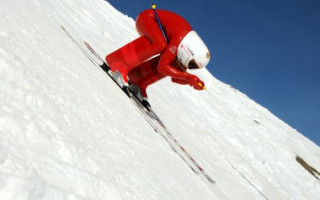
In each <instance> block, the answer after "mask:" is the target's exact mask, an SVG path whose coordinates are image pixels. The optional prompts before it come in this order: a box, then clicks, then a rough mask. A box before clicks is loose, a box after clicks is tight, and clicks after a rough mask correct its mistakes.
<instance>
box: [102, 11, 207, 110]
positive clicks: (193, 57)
mask: <svg viewBox="0 0 320 200" xmlns="http://www.w3.org/2000/svg"><path fill="white" fill-rule="evenodd" d="M136 29H137V31H138V33H139V34H140V37H139V38H137V39H135V40H134V41H132V42H130V43H128V44H127V45H125V46H123V47H121V48H120V49H118V50H116V51H114V52H112V53H111V54H109V55H107V56H106V61H107V63H108V65H109V66H110V68H111V71H112V72H115V74H118V78H120V79H121V81H122V85H124V86H129V84H128V83H130V90H131V91H133V92H134V93H135V94H136V96H138V98H139V99H140V101H141V102H142V103H143V104H144V105H147V106H150V105H149V103H148V102H147V92H146V88H147V87H148V86H149V85H151V84H153V83H155V82H157V81H159V80H160V79H162V78H164V77H166V76H170V77H171V80H172V82H174V83H178V84H184V85H186V84H189V85H190V86H192V87H193V88H194V89H196V90H203V89H204V88H205V84H204V82H203V81H202V80H200V78H198V77H197V76H195V75H193V74H189V73H187V69H200V68H203V67H205V66H206V65H207V64H208V62H209V60H210V53H209V50H208V48H207V47H206V45H205V44H204V42H203V41H202V40H201V39H200V37H199V36H198V35H197V33H196V32H195V31H194V30H193V29H192V27H191V26H190V24H189V23H188V22H187V21H186V20H185V19H183V18H182V17H181V16H179V15H177V14H175V13H173V12H170V11H165V10H155V6H154V5H153V9H149V10H145V11H143V12H142V13H140V14H139V15H138V17H137V19H136Z"/></svg>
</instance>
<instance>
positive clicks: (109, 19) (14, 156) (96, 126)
mask: <svg viewBox="0 0 320 200" xmlns="http://www.w3.org/2000/svg"><path fill="white" fill-rule="evenodd" d="M60 25H63V26H64V27H65V28H66V29H68V31H69V32H70V33H71V34H72V35H73V37H75V38H76V40H77V41H78V42H79V43H80V44H81V45H82V44H83V43H82V42H83V41H84V40H85V41H88V42H89V43H90V44H92V46H93V47H94V48H95V49H96V50H97V51H98V53H99V54H100V55H101V56H105V55H106V54H108V53H110V52H112V51H113V50H115V49H116V48H118V47H120V46H122V45H124V44H126V43H127V42H129V41H131V40H133V39H135V38H136V37H137V36H138V35H137V33H136V31H135V28H134V27H135V26H134V20H133V19H131V18H129V17H127V16H124V15H123V14H122V13H120V12H118V11H117V10H115V9H114V8H113V7H112V6H111V5H110V4H109V3H107V2H105V1H103V0H90V1H85V0H77V1H72V0H28V1H21V0H1V1H0V26H1V29H0V199H1V200H12V199H19V200H27V199H30V200H38V199H41V200H62V199H65V200H74V199H95V200H100V199H101V200H102V199H103V200H105V199H112V200H117V199H148V200H149V199H176V200H180V199H221V200H224V199H237V200H248V199H257V200H258V199H261V200H263V199H269V200H273V199H281V200H287V199H290V200H301V199H306V200H309V199H310V200H311V199H312V200H316V199H319V197H320V181H319V180H318V179H316V178H315V177H313V176H312V175H311V174H310V173H308V172H307V171H306V170H305V169H304V168H303V167H302V166H301V165H300V164H299V163H298V162H297V161H296V159H295V158H296V156H297V155H299V156H300V157H302V158H303V159H304V160H305V161H306V162H307V163H308V164H310V165H311V166H313V167H314V168H316V169H318V170H320V148H319V147H318V146H317V145H315V144H314V143H313V142H311V141H310V140H308V139H307V138H305V137H304V136H302V135H301V134H300V133H298V132H297V131H296V130H294V129H293V128H291V127H290V126H288V125H287V124H286V123H284V122H283V121H281V120H280V119H278V118H277V117H276V116H274V115H273V114H272V113H270V112H269V111H268V110H267V109H265V108H263V107H261V106H260V105H259V104H257V103H256V102H254V101H252V100H251V99H250V98H248V97H247V96H246V95H244V94H243V93H241V92H240V91H238V90H236V89H234V88H232V87H231V86H229V85H226V84H224V83H222V82H220V81H219V80H217V79H216V78H214V77H213V76H212V75H211V74H210V73H209V72H208V71H206V70H201V71H198V72H196V73H197V74H198V75H199V76H200V77H201V78H202V79H204V80H205V82H206V85H207V90H206V91H203V92H199V91H194V90H192V89H191V88H190V87H187V86H180V85H176V84H172V83H171V82H170V81H169V79H164V80H163V81H161V82H159V83H157V84H154V85H152V86H151V87H150V88H149V90H148V92H149V100H150V102H151V104H152V106H153V109H154V110H155V111H156V112H157V113H158V114H159V116H160V117H161V119H162V120H163V121H164V123H165V124H166V126H167V128H168V129H169V130H170V132H171V133H172V134H173V135H174V137H175V138H177V140H178V141H179V142H180V143H181V144H182V145H183V146H184V147H185V148H186V150H187V151H188V152H189V153H190V154H191V155H192V156H193V157H194V158H195V160H196V161H197V162H198V163H199V164H200V165H201V166H202V167H203V168H204V170H206V172H207V173H208V174H210V176H212V177H213V178H214V179H215V180H216V184H215V185H212V186H210V185H208V184H207V183H205V181H203V180H202V179H200V178H199V177H198V176H197V175H195V174H194V173H193V172H192V171H191V170H190V168H189V167H188V166H187V165H186V164H185V163H184V162H183V161H182V160H181V158H180V157H178V156H177V154H175V153H174V152H173V150H172V149H171V148H170V146H169V145H168V144H167V142H166V141H165V140H164V139H163V138H162V137H161V136H160V135H159V134H158V133H156V132H154V130H153V129H152V128H151V127H150V126H149V124H148V123H146V121H145V120H144V119H143V117H142V116H141V115H140V114H139V112H138V111H137V109H135V107H134V105H133V104H132V103H131V102H130V100H129V99H128V98H126V96H125V95H124V94H123V93H122V92H121V91H120V90H119V89H118V88H117V86H115V85H114V84H113V83H112V81H111V80H110V79H109V78H108V77H107V76H106V75H105V74H104V73H103V72H102V71H101V70H100V69H99V68H97V67H95V66H94V65H93V64H92V63H91V62H90V61H89V59H88V58H87V57H86V56H85V55H84V54H83V52H81V51H80V49H79V47H78V46H77V45H76V44H75V43H74V42H72V41H71V39H70V38H68V36H67V35H66V34H65V32H64V31H63V30H62V29H61V28H60Z"/></svg>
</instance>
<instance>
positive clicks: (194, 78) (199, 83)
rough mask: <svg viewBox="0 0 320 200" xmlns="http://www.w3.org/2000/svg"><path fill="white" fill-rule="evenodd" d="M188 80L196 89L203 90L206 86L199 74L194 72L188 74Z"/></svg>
mask: <svg viewBox="0 0 320 200" xmlns="http://www.w3.org/2000/svg"><path fill="white" fill-rule="evenodd" d="M186 81H188V83H189V85H190V86H192V87H193V88H194V89H196V90H203V89H204V88H205V87H204V82H203V81H201V80H200V79H199V78H198V77H197V76H195V75H193V74H188V75H187V79H186Z"/></svg>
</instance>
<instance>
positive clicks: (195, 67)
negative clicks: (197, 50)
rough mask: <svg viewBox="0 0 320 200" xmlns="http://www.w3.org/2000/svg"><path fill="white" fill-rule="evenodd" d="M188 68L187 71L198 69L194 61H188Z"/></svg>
mask: <svg viewBox="0 0 320 200" xmlns="http://www.w3.org/2000/svg"><path fill="white" fill-rule="evenodd" d="M188 68H189V69H199V67H198V65H197V64H196V62H195V61H194V60H191V61H190V63H189V65H188Z"/></svg>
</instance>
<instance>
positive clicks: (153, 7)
mask: <svg viewBox="0 0 320 200" xmlns="http://www.w3.org/2000/svg"><path fill="white" fill-rule="evenodd" d="M151 8H152V9H153V10H154V14H155V16H156V19H157V22H158V25H159V28H160V30H161V32H162V35H163V37H164V38H165V39H166V41H167V42H168V39H167V36H166V34H165V33H164V30H163V28H162V26H161V23H160V19H159V16H158V13H157V10H156V4H154V3H153V4H152V5H151Z"/></svg>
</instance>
